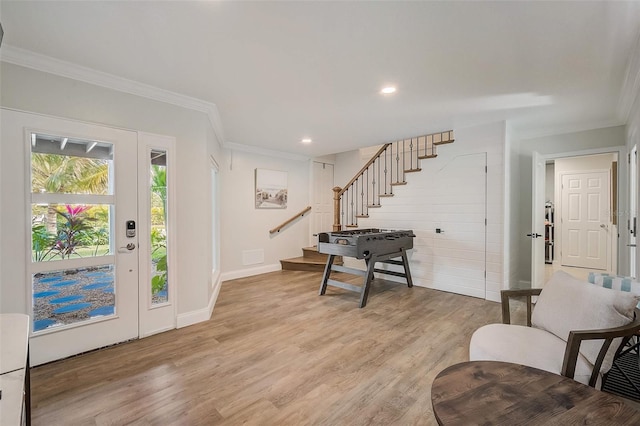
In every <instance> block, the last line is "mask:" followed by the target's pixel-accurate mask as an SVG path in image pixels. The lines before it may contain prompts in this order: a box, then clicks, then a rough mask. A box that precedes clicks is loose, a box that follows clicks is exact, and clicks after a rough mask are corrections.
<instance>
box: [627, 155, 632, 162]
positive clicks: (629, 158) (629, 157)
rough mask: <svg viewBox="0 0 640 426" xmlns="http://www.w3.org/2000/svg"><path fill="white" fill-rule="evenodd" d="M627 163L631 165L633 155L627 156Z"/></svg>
mask: <svg viewBox="0 0 640 426" xmlns="http://www.w3.org/2000/svg"><path fill="white" fill-rule="evenodd" d="M627 163H629V164H631V153H628V154H627Z"/></svg>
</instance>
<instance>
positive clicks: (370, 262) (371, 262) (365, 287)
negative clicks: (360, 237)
mask: <svg viewBox="0 0 640 426" xmlns="http://www.w3.org/2000/svg"><path fill="white" fill-rule="evenodd" d="M365 261H366V262H367V273H366V275H365V276H364V282H363V283H362V291H361V293H360V307H361V308H364V307H365V306H366V305H367V298H368V297H369V288H370V287H371V281H373V270H374V269H375V267H376V260H375V257H374V256H372V257H370V258H368V259H365Z"/></svg>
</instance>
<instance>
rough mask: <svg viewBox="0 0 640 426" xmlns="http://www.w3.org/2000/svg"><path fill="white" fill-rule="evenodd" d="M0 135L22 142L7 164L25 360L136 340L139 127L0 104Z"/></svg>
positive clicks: (38, 360)
mask: <svg viewBox="0 0 640 426" xmlns="http://www.w3.org/2000/svg"><path fill="white" fill-rule="evenodd" d="M2 142H3V144H5V143H6V144H19V145H22V146H25V147H26V148H25V149H23V152H24V161H18V159H16V164H15V166H14V165H12V167H15V170H16V171H19V170H23V173H22V174H21V173H18V174H17V175H16V179H21V178H20V176H24V177H25V183H26V184H25V185H24V188H25V191H24V193H23V197H24V200H25V207H26V211H25V210H22V209H18V211H19V212H20V213H19V216H18V215H15V216H12V218H13V220H14V221H15V222H16V225H17V224H18V223H22V224H24V226H23V227H22V230H21V231H19V233H18V232H16V234H15V236H18V235H21V239H22V241H26V242H27V243H26V244H25V245H24V246H25V248H26V250H25V251H24V252H23V253H24V257H23V259H24V266H25V267H23V269H22V270H23V271H26V277H25V279H24V280H23V281H21V282H23V283H24V284H20V283H16V284H15V285H16V286H20V285H23V286H24V287H23V291H24V293H23V294H25V295H26V300H27V310H28V311H29V314H30V316H31V332H32V334H31V360H32V364H34V365H37V364H41V363H45V362H49V361H52V360H56V359H60V358H64V357H67V356H70V355H74V354H78V353H81V352H84V351H88V350H92V349H96V348H99V347H103V346H107V345H110V344H113V343H117V342H121V341H125V340H128V339H132V338H136V337H138V249H137V247H138V238H137V235H135V236H127V235H128V234H127V223H128V221H132V222H129V223H136V224H137V222H138V218H137V186H136V185H131V182H135V181H136V173H137V134H136V133H135V132H131V131H126V130H119V129H112V128H106V127H101V126H95V125H90V124H85V123H79V122H74V121H68V120H62V119H57V118H52V117H44V116H39V115H35V114H27V113H21V112H14V111H7V110H3V112H2ZM18 163H20V164H18ZM25 213H26V214H25ZM3 219H5V220H6V219H7V218H6V217H3ZM130 227H131V226H130ZM129 235H131V233H129ZM5 249H6V247H5V246H4V245H3V253H5V252H6V250H5ZM16 267H18V268H20V267H21V266H19V265H16Z"/></svg>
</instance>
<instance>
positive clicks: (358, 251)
mask: <svg viewBox="0 0 640 426" xmlns="http://www.w3.org/2000/svg"><path fill="white" fill-rule="evenodd" d="M414 237H415V235H414V234H413V231H392V230H384V229H355V230H352V231H338V232H322V233H319V234H318V252H319V253H323V254H328V255H329V258H328V259H327V264H326V266H325V268H324V275H323V277H322V283H321V284H320V292H319V294H320V295H321V296H322V295H323V294H325V293H326V291H327V286H333V287H339V288H342V289H344V290H348V291H354V292H356V293H360V307H361V308H364V307H365V305H366V304H367V298H368V296H369V289H370V288H371V282H372V281H373V278H374V272H378V273H381V274H387V275H393V276H397V277H402V278H404V279H405V280H406V281H407V286H408V287H413V282H412V281H411V272H410V271H409V261H408V259H407V250H410V249H412V248H413V238H414ZM336 256H347V257H354V258H356V259H364V260H365V262H366V265H367V269H366V271H363V270H360V269H355V268H350V267H346V266H341V265H334V264H333V261H334V259H335V258H336ZM378 262H380V263H386V264H391V265H401V266H402V267H403V268H404V272H398V271H392V270H387V269H378V268H376V267H375V265H376V263H378ZM332 271H336V272H345V273H347V274H351V275H359V276H362V277H364V282H363V284H362V286H357V285H353V284H349V283H345V282H342V281H337V280H332V279H330V275H331V272H332Z"/></svg>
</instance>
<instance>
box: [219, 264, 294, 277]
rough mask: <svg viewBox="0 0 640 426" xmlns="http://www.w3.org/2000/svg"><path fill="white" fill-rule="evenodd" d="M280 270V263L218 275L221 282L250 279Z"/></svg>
mask: <svg viewBox="0 0 640 426" xmlns="http://www.w3.org/2000/svg"><path fill="white" fill-rule="evenodd" d="M281 269H282V266H281V265H280V263H279V262H278V263H273V264H271V265H262V266H258V267H255V268H247V269H238V270H236V271H229V272H223V273H222V274H221V275H220V280H221V281H229V280H235V279H238V278H245V277H251V276H254V275H260V274H266V273H267V272H275V271H279V270H281Z"/></svg>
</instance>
